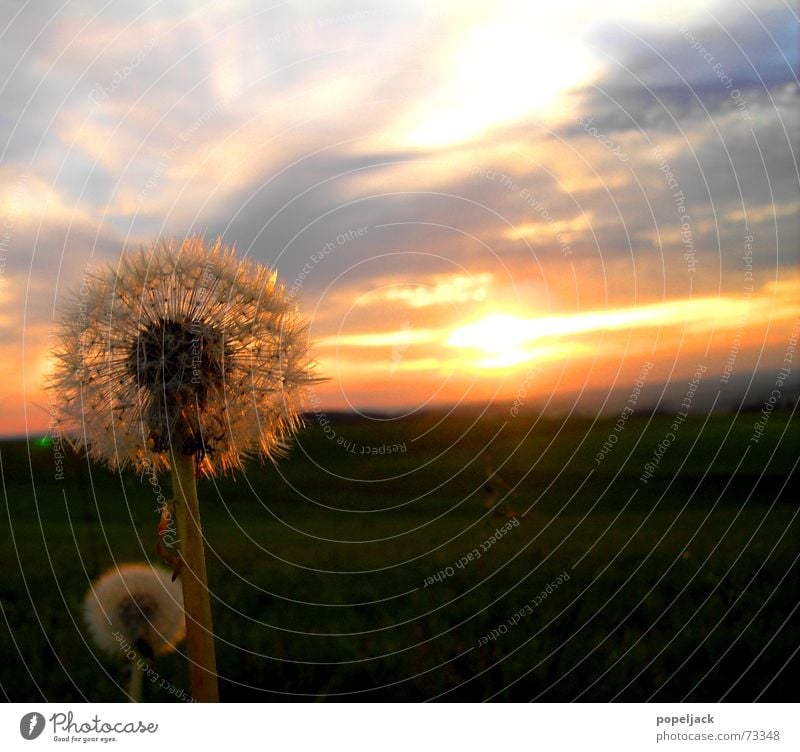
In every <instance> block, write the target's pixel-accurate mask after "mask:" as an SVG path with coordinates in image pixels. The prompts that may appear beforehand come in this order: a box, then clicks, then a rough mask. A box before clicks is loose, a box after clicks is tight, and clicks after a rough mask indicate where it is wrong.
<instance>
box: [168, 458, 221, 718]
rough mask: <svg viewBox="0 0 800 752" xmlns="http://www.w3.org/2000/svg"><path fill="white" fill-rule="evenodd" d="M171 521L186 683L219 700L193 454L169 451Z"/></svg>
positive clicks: (198, 694)
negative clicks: (175, 539)
mask: <svg viewBox="0 0 800 752" xmlns="http://www.w3.org/2000/svg"><path fill="white" fill-rule="evenodd" d="M170 467H171V472H172V489H173V495H174V498H175V523H176V525H177V528H178V539H179V541H180V544H179V545H180V551H181V559H182V560H183V566H182V567H181V574H180V577H181V586H182V588H183V606H184V609H185V611H186V642H187V652H188V655H189V683H190V685H191V690H192V697H193V698H194V699H195V700H196V701H197V702H219V690H218V687H217V659H216V654H215V650H214V627H213V624H212V621H211V600H210V597H209V591H208V576H207V574H206V555H205V548H204V545H203V529H202V526H201V524H200V502H199V501H198V498H197V482H196V480H195V466H194V457H193V456H192V455H187V454H181V453H179V452H176V451H171V452H170Z"/></svg>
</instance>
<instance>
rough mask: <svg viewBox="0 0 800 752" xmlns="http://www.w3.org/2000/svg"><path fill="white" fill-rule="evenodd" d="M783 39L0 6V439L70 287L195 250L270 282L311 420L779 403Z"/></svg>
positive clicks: (794, 38)
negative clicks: (276, 285)
mask: <svg viewBox="0 0 800 752" xmlns="http://www.w3.org/2000/svg"><path fill="white" fill-rule="evenodd" d="M798 30H800V20H798V16H797V13H796V11H795V10H793V7H792V5H791V4H788V3H785V2H773V1H771V0H763V1H758V2H737V1H735V0H732V1H731V0H725V2H686V3H684V2H675V1H674V0H670V2H658V1H654V2H647V3H641V2H627V1H624V0H622V1H620V2H610V3H602V4H601V3H596V2H588V1H586V2H584V0H565V1H564V2H561V3H555V4H539V3H530V2H503V1H502V0H498V1H495V2H492V3H469V2H466V3H465V2H421V1H420V2H415V1H414V0H411V1H408V0H406V1H404V2H389V1H387V0H380V2H342V1H338V2H310V1H305V2H302V1H299V0H297V1H292V0H289V1H287V2H276V3H274V4H262V3H256V2H244V1H239V2H236V1H233V2H226V3H210V2H209V3H201V2H188V1H182V2H178V1H177V0H175V1H173V2H156V3H152V4H148V3H137V2H130V1H128V0H126V2H108V3H107V4H105V5H99V4H96V3H85V2H80V1H77V0H75V1H72V2H65V3H64V4H63V5H61V6H58V4H50V3H17V2H5V1H4V2H1V3H0V155H1V156H0V380H1V381H2V384H3V387H4V388H3V390H2V397H0V433H2V434H5V435H11V434H21V433H32V432H36V431H42V430H45V429H46V428H47V426H48V423H49V413H50V411H49V407H48V396H47V395H46V394H45V392H44V391H43V387H42V385H43V383H44V382H45V380H46V377H47V373H48V371H49V369H50V367H51V361H50V356H49V351H50V350H49V341H48V337H49V335H50V333H51V332H52V331H53V328H54V325H55V317H56V316H57V313H56V311H57V310H58V306H59V304H60V303H61V302H62V301H63V300H64V299H65V296H66V295H67V294H68V293H69V291H70V290H71V289H74V288H75V287H76V286H77V285H79V284H80V280H81V278H82V276H83V273H84V270H85V269H86V268H87V265H94V264H99V263H104V262H108V263H112V264H113V263H115V262H116V261H117V260H118V258H119V255H120V253H121V252H122V250H123V249H127V248H138V247H140V246H147V245H149V244H151V243H152V242H153V241H154V240H156V239H158V238H164V237H178V238H182V237H186V236H188V235H190V234H196V233H200V234H203V235H205V236H206V237H207V238H210V239H213V238H216V237H217V236H220V237H222V238H223V240H224V241H225V242H226V243H229V244H235V246H236V247H237V248H238V250H239V252H240V253H241V254H242V255H246V256H249V257H252V258H254V259H257V260H258V261H260V262H262V263H264V264H267V265H269V266H272V267H274V268H275V269H276V270H277V272H278V275H279V278H280V279H281V280H282V281H283V283H284V285H285V287H286V290H287V292H288V294H290V295H291V296H292V297H293V298H294V299H295V300H296V302H297V304H298V306H299V307H300V309H301V311H302V312H303V313H304V315H306V317H307V318H308V320H309V321H310V333H311V340H312V347H313V353H314V356H315V358H316V360H317V361H318V363H319V371H320V373H321V374H322V375H324V376H326V377H328V380H327V381H326V382H325V383H323V384H321V385H319V386H317V387H315V388H314V393H313V394H312V395H310V398H311V405H310V409H312V410H314V411H315V412H317V413H318V414H322V412H323V411H332V410H342V409H346V410H352V409H355V410H359V411H372V412H374V411H383V412H391V413H398V412H399V413H404V412H410V411H414V410H417V409H421V408H428V407H446V406H454V405H487V404H490V403H492V402H499V403H508V402H513V403H514V404H515V405H516V406H517V408H518V409H520V410H522V409H527V408H531V409H532V408H533V407H534V406H544V407H547V406H551V407H552V408H553V409H556V407H557V408H558V409H560V410H568V411H570V410H574V409H584V410H585V409H589V410H594V411H603V410H611V409H617V408H616V407H615V406H614V405H615V402H614V400H613V399H610V395H612V394H615V395H616V394H619V395H623V396H627V395H628V394H629V393H630V392H631V389H632V387H633V385H634V384H635V383H636V382H637V381H645V380H646V381H647V382H648V388H649V389H650V390H651V391H650V393H649V396H648V400H649V402H648V406H649V407H658V406H662V402H663V401H664V400H666V399H667V397H668V396H669V395H677V397H678V400H679V401H680V399H679V398H680V396H681V395H682V394H684V393H686V392H687V388H688V387H687V384H689V383H690V382H691V381H692V380H693V379H695V377H696V376H697V374H698V373H699V374H700V379H699V380H702V381H703V382H704V388H705V389H706V392H707V395H708V399H709V400H710V401H711V404H713V405H714V406H716V407H723V406H724V407H727V408H730V407H735V406H737V405H741V404H742V403H743V402H747V401H748V400H749V401H750V402H756V403H758V402H759V401H760V400H763V399H766V398H767V396H768V395H769V394H770V389H771V388H773V387H774V386H775V382H776V380H778V381H779V382H780V384H779V385H780V392H781V395H782V398H785V397H786V395H787V394H789V393H790V392H791V388H795V389H796V385H797V383H798V382H797V376H798V371H800V366H798V365H796V364H795V362H794V355H793V353H794V349H793V348H794V345H793V344H792V343H793V342H796V339H797V334H798V321H799V319H798V316H799V315H800V306H799V305H798V301H799V300H800V270H799V269H798V247H799V246H800V238H799V237H798V234H800V223H798V216H800V215H799V213H798V212H800V171H799V170H798V160H797V153H798V152H797V147H798V133H800V129H798V125H800V123H798V120H799V114H800V88H799V82H798V69H799V67H800V66H799V64H798V61H799V59H800V50H799V49H798V39H800V34H798ZM781 368H789V372H788V373H787V374H785V375H784V377H783V378H781V371H780V369H781ZM643 376H644V378H642V377H643ZM664 385H666V387H665V386H664ZM793 385H794V386H793ZM622 402H623V403H624V399H623V400H622Z"/></svg>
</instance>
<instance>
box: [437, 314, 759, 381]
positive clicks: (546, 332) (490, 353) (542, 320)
mask: <svg viewBox="0 0 800 752" xmlns="http://www.w3.org/2000/svg"><path fill="white" fill-rule="evenodd" d="M749 307H750V302H749V301H747V300H742V299H736V298H690V299H688V300H679V301H673V302H668V303H655V304H651V305H645V306H640V307H638V308H619V309H613V310H609V311H587V312H586V313H575V314H570V315H566V316H543V317H535V318H521V317H518V316H511V315H508V314H501V313H492V314H490V315H488V316H486V317H485V318H482V319H480V320H478V321H475V322H473V323H471V324H466V325H464V326H460V327H458V328H457V329H455V330H454V331H453V332H452V333H451V334H450V336H449V337H448V338H447V341H446V344H447V345H448V346H450V347H458V348H469V349H472V350H478V351H480V352H482V353H484V354H485V356H486V358H485V361H483V364H484V366H485V367H496V366H498V365H501V366H505V365H510V364H518V363H523V362H526V361H528V360H533V359H534V357H535V353H534V352H533V351H531V350H529V349H528V348H526V347H525V346H526V345H530V344H531V343H532V342H535V341H537V340H540V339H542V338H546V337H564V336H568V335H581V334H586V333H589V332H607V331H620V330H627V329H635V328H644V327H650V328H653V327H662V326H676V325H680V324H683V325H684V326H687V327H690V328H692V329H697V328H700V329H703V330H710V329H712V328H714V327H716V326H720V325H723V326H724V322H730V321H734V320H737V319H738V318H740V317H741V316H742V315H743V314H744V313H746V312H747V311H748V309H749ZM562 347H565V348H567V349H568V347H567V346H566V345H564V343H562ZM565 352H566V349H565ZM487 364H488V365H487Z"/></svg>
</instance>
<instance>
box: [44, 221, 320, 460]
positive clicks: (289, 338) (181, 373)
mask: <svg viewBox="0 0 800 752" xmlns="http://www.w3.org/2000/svg"><path fill="white" fill-rule="evenodd" d="M53 355H54V359H55V363H56V366H55V368H54V370H53V374H52V377H51V380H50V383H49V384H48V386H49V388H50V389H52V390H53V391H54V392H55V393H56V395H57V401H58V403H59V404H60V414H59V416H58V422H59V427H60V428H61V430H62V432H63V433H64V434H65V435H66V436H67V437H69V438H71V439H72V441H73V444H75V445H76V446H79V447H80V446H84V447H86V448H87V449H88V451H89V453H90V455H91V456H92V457H93V458H94V459H98V460H101V461H105V462H107V463H108V464H109V465H111V466H112V467H113V468H116V467H119V466H124V465H128V464H131V465H133V466H135V467H136V468H137V469H139V470H141V471H145V470H149V469H150V468H155V469H156V470H163V469H166V468H168V467H169V452H170V450H172V451H177V452H181V453H183V454H193V455H195V456H196V457H197V458H198V465H199V468H200V470H202V471H203V472H205V473H206V474H213V473H215V472H218V471H223V472H224V471H228V470H232V469H236V468H238V467H240V466H241V463H242V462H243V461H244V460H245V459H247V458H248V457H250V456H252V455H254V454H258V453H261V454H264V455H266V456H268V457H275V456H277V455H279V454H281V453H282V452H283V451H284V450H285V449H286V447H287V445H288V442H289V440H290V438H291V436H292V434H293V433H294V432H295V430H296V429H297V428H298V426H299V423H300V420H299V414H300V409H301V402H302V395H303V391H304V388H305V387H306V386H308V385H309V384H311V383H313V382H314V381H316V379H315V378H314V377H313V376H312V370H313V369H312V364H311V362H310V360H309V357H308V343H307V327H306V325H305V323H304V322H303V320H302V319H301V317H300V315H299V313H298V312H297V310H296V308H295V306H294V305H293V303H292V301H291V299H290V297H289V296H287V295H286V294H285V292H284V289H283V287H282V286H281V285H280V284H278V282H277V280H276V276H275V274H274V273H273V272H271V271H270V270H268V269H266V268H265V267H263V266H261V265H258V264H256V263H254V262H252V261H250V260H240V259H237V257H236V255H235V252H234V250H233V249H231V248H225V247H223V246H222V243H221V241H219V240H218V241H217V242H216V243H215V244H213V245H211V246H207V245H206V244H205V243H204V241H203V239H202V238H198V237H194V238H189V239H187V240H185V241H184V242H183V243H176V242H174V241H172V242H159V243H157V244H156V245H155V246H153V247H151V248H148V249H142V250H139V251H137V252H127V253H124V254H123V255H122V258H121V259H120V262H119V265H118V267H117V268H116V269H114V268H111V267H108V268H105V269H103V270H101V271H100V272H98V273H95V274H92V275H87V277H86V279H85V280H84V282H83V284H82V285H81V287H80V290H79V291H78V293H77V294H76V295H74V296H73V299H72V300H71V301H70V302H69V304H68V305H66V306H65V307H64V309H63V311H62V319H61V325H60V329H59V331H58V339H57V346H56V348H55V350H54V353H53Z"/></svg>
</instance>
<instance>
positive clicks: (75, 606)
mask: <svg viewBox="0 0 800 752" xmlns="http://www.w3.org/2000/svg"><path fill="white" fill-rule="evenodd" d="M757 418H758V416H757V414H755V413H741V414H739V415H733V414H717V415H711V416H699V417H692V418H690V419H689V420H687V421H686V422H685V423H683V424H681V425H680V426H679V430H678V431H677V432H673V433H674V437H673V440H671V441H670V442H669V443H668V445H667V446H666V449H664V450H663V451H661V452H660V454H658V455H654V452H656V450H657V447H658V445H659V443H662V446H663V442H664V439H665V437H666V436H667V435H668V434H670V433H671V424H672V422H673V419H672V417H670V416H669V415H656V416H652V417H638V416H635V417H632V418H630V420H628V421H627V423H626V424H625V427H624V429H623V430H622V431H621V432H618V433H615V431H614V425H615V420H614V419H613V418H611V419H601V420H597V421H593V420H591V419H588V418H587V419H583V418H570V419H568V420H556V419H543V418H537V417H535V416H524V415H520V416H518V417H512V416H511V415H510V414H509V413H508V411H505V412H503V411H499V410H498V411H496V412H494V413H493V414H491V415H487V416H483V417H479V415H478V414H477V413H475V414H472V413H468V412H464V413H459V414H454V415H449V416H448V415H445V414H443V413H442V414H438V413H427V414H422V415H417V416H413V417H408V418H403V419H393V420H387V419H384V420H369V421H368V420H353V419H345V418H341V417H340V418H336V417H335V416H331V417H330V423H329V424H326V425H324V426H323V425H320V424H319V421H317V420H315V418H314V417H313V416H311V418H310V419H309V421H308V427H307V428H305V429H304V430H303V431H302V432H301V433H300V435H299V436H298V440H297V443H296V445H295V446H294V448H293V449H292V451H291V453H290V455H289V456H288V457H287V458H286V459H284V460H282V461H281V462H280V463H279V464H278V465H277V466H273V465H272V464H270V463H267V464H261V463H260V462H258V461H254V462H251V463H250V464H249V465H248V468H247V471H246V473H242V474H240V475H238V476H236V477H235V478H225V479H212V480H203V481H201V482H200V488H199V492H200V498H201V504H202V514H203V524H204V529H205V534H206V537H207V541H208V543H207V546H208V547H207V556H208V570H209V579H210V585H211V588H212V591H213V596H212V608H213V611H214V620H215V627H216V631H217V637H218V642H217V658H218V666H219V670H220V674H221V686H220V692H221V696H222V699H224V700H238V701H259V702H260V701H284V700H309V701H334V700H340V701H341V700H415V701H416V700H445V701H458V700H487V699H494V700H541V701H564V700H573V699H578V700H584V701H600V700H602V701H605V700H611V699H615V700H625V701H642V700H656V701H672V700H683V699H686V700H694V701H701V700H719V699H725V700H754V699H762V700H794V701H796V700H798V699H800V692H799V691H798V689H797V682H796V676H797V673H798V669H800V659H798V654H797V648H798V644H799V643H800V639H799V638H798V631H797V626H796V625H797V613H796V609H797V606H798V603H800V583H799V580H798V571H799V570H800V567H798V550H800V546H799V545H798V541H800V535H798V533H800V522H798V517H797V513H798V505H797V501H796V498H795V497H796V492H797V482H796V480H797V478H796V475H793V473H795V471H796V463H797V448H798V446H800V441H798V438H799V437H798V428H797V423H796V422H794V423H793V422H791V421H790V415H789V413H788V412H775V413H773V414H772V415H771V417H770V420H769V423H768V425H767V427H766V430H765V431H764V432H763V435H761V436H760V438H759V441H758V442H757V443H755V442H754V441H752V438H753V426H754V424H755V422H756V420H757ZM323 422H324V421H323ZM612 434H615V436H616V442H615V443H614V444H613V447H612V448H611V451H609V452H607V453H606V454H604V455H603V456H602V459H601V460H600V461H599V462H598V459H597V458H598V455H599V453H601V451H602V447H603V445H604V444H605V443H607V442H608V439H609V436H610V435H612ZM654 456H656V457H657V463H654V462H653V459H654ZM0 457H1V458H2V482H3V514H2V515H1V516H0V528H1V529H2V540H3V545H2V549H1V550H0V557H2V559H1V560H0V605H2V620H0V651H2V652H1V655H2V661H0V686H1V687H2V691H3V692H4V693H5V697H6V698H7V699H10V700H17V701H23V700H24V701H33V700H37V701H38V700H40V699H46V700H53V701H72V700H91V701H122V700H124V695H123V691H122V687H123V686H124V684H125V673H124V672H125V667H124V666H123V665H121V664H120V663H119V662H117V661H115V660H113V659H112V658H109V657H106V656H103V655H100V654H98V653H97V652H96V650H95V649H94V647H93V646H92V645H90V644H87V641H86V638H85V631H84V629H83V627H82V624H81V616H80V609H81V601H82V598H83V596H84V593H85V592H86V590H87V587H88V583H89V581H90V580H91V579H93V578H95V577H96V576H97V575H99V574H100V573H101V572H103V571H104V570H105V569H107V568H108V567H110V566H112V565H113V564H114V563H115V562H116V563H123V562H128V561H139V560H143V559H149V560H151V561H153V562H156V561H157V560H158V559H157V555H156V553H155V541H156V523H157V515H156V512H155V509H156V500H157V492H158V489H157V488H154V487H153V486H152V484H151V483H150V482H149V479H148V478H147V477H144V478H142V477H139V476H138V475H137V474H135V473H132V472H125V473H122V474H114V473H111V472H109V471H108V470H106V469H104V468H102V467H99V466H95V465H91V464H89V463H87V461H86V460H85V459H83V458H82V457H80V456H78V455H75V454H73V453H71V452H65V457H64V459H63V463H62V464H57V462H56V457H55V453H54V447H53V445H52V444H51V443H48V442H47V441H40V440H38V439H36V440H31V441H8V442H5V443H3V444H2V445H0ZM647 465H650V466H651V470H652V472H649V473H646V471H645V467H646V466H647ZM492 473H494V474H493V475H492ZM645 475H650V476H651V477H645ZM490 476H492V477H490ZM159 482H160V483H161V484H163V488H162V491H163V492H164V494H165V495H167V496H168V495H169V489H168V486H169V480H168V477H163V478H160V479H159ZM154 668H155V671H156V672H157V677H158V681H156V682H154V683H148V682H146V686H145V690H144V693H145V694H144V699H145V701H179V700H178V698H177V697H176V694H177V695H180V692H181V691H185V692H187V693H188V679H187V671H186V666H185V660H184V659H183V658H182V657H181V656H179V655H171V656H168V657H165V658H162V659H159V660H158V661H157V662H156V663H155V664H154Z"/></svg>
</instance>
